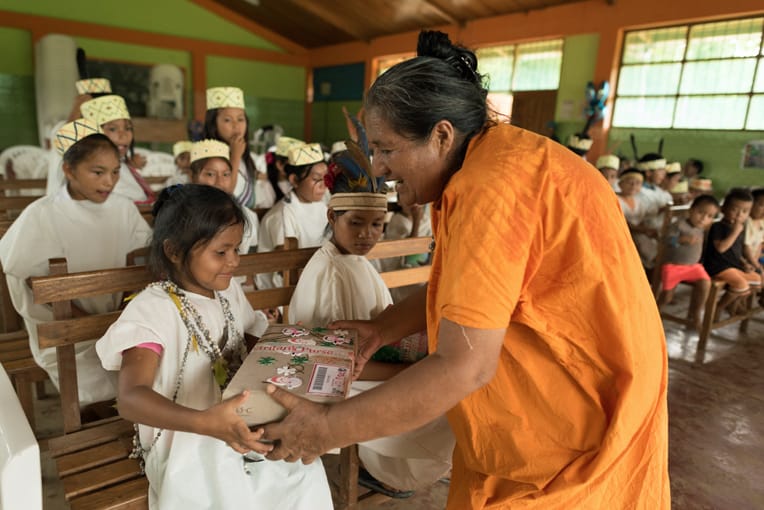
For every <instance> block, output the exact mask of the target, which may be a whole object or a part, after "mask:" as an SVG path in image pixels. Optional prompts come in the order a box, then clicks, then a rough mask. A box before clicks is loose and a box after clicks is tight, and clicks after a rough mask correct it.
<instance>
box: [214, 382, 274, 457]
mask: <svg viewBox="0 0 764 510" xmlns="http://www.w3.org/2000/svg"><path fill="white" fill-rule="evenodd" d="M248 395H249V392H247V391H244V392H242V393H241V394H240V395H236V396H235V397H231V398H229V399H228V400H224V401H222V402H221V403H219V404H217V405H214V406H212V407H210V408H209V409H207V410H206V411H204V417H203V420H202V423H204V424H205V430H203V431H202V433H204V434H205V435H208V436H212V437H214V438H217V439H220V440H221V441H224V442H225V443H226V444H227V445H228V446H230V447H231V448H233V449H234V450H236V451H237V452H239V453H241V454H242V455H243V454H245V453H249V452H251V451H255V452H257V453H260V454H262V455H265V454H267V453H269V452H270V451H271V450H272V449H273V445H270V444H265V443H261V442H259V440H260V439H262V438H263V433H264V429H263V428H262V427H260V428H258V429H256V430H254V431H251V430H250V429H249V427H248V426H247V424H246V423H244V420H242V419H241V417H240V416H239V415H238V414H236V408H237V407H239V406H241V405H243V404H244V403H245V402H246V400H247V396H248Z"/></svg>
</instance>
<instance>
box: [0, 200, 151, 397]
mask: <svg viewBox="0 0 764 510" xmlns="http://www.w3.org/2000/svg"><path fill="white" fill-rule="evenodd" d="M150 235H151V229H150V228H149V226H148V224H147V223H146V221H145V220H144V219H143V218H142V217H141V215H140V213H139V212H138V209H137V208H136V207H135V205H134V204H133V203H132V202H131V201H129V200H127V199H125V198H122V197H120V196H117V195H114V194H112V195H111V196H109V198H108V199H107V200H106V201H105V202H104V203H102V204H96V203H94V202H90V201H87V200H72V198H71V197H70V196H69V193H68V191H67V188H66V186H62V187H61V188H60V189H59V191H58V193H56V194H55V195H49V196H46V197H43V198H41V199H39V200H37V201H35V202H34V203H32V204H30V205H29V206H28V207H27V208H26V209H24V211H23V212H22V214H21V215H20V216H19V218H18V219H17V220H16V221H15V222H14V223H13V225H12V226H11V228H10V229H9V230H8V232H7V233H6V234H5V236H3V238H2V240H0V260H1V261H2V264H3V269H4V271H5V274H6V280H7V282H8V289H9V291H10V294H11V300H12V301H13V306H14V308H16V310H17V311H18V313H19V315H21V317H23V318H24V323H25V324H26V329H27V332H28V333H29V346H30V349H31V351H32V354H33V356H34V358H35V361H36V362H37V364H38V365H40V366H41V367H42V368H43V369H45V371H46V372H47V373H48V374H49V375H50V378H51V380H52V381H53V384H54V385H56V387H58V368H57V365H56V351H55V349H52V348H51V349H45V350H40V348H39V346H38V342H37V324H39V323H40V322H45V321H51V320H53V312H52V310H51V308H50V307H49V306H45V305H36V304H34V300H33V296H32V290H31V289H30V288H29V286H28V285H27V283H26V279H27V278H28V277H30V276H45V275H47V274H48V259H50V258H56V257H65V258H66V260H67V262H68V268H69V271H70V272H77V271H90V270H96V269H108V268H116V267H124V266H125V263H126V261H125V257H126V255H127V253H129V252H130V251H132V250H134V249H136V248H141V247H143V246H146V244H147V242H148V239H149V236H150ZM120 302H121V295H114V296H98V297H93V298H87V299H82V300H78V301H76V305H77V306H78V307H80V308H81V309H82V310H84V311H85V312H87V313H91V314H95V313H105V312H110V311H113V310H116V309H117V308H118V307H119V305H120ZM75 351H76V359H77V382H78V386H79V399H80V402H81V403H82V404H88V403H92V402H98V401H102V400H107V399H110V398H113V397H114V396H115V395H116V386H115V384H114V383H115V382H116V380H115V378H114V377H113V374H108V373H107V372H105V371H104V370H103V369H102V368H101V366H100V362H99V361H98V358H97V356H96V354H95V350H94V349H93V343H92V342H83V343H79V344H77V345H76V347H75Z"/></svg>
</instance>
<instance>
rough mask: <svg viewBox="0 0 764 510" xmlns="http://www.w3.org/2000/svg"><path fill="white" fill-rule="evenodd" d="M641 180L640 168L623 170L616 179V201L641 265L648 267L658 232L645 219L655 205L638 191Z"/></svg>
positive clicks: (652, 211) (642, 178)
mask: <svg viewBox="0 0 764 510" xmlns="http://www.w3.org/2000/svg"><path fill="white" fill-rule="evenodd" d="M643 182H644V175H643V174H642V172H641V171H640V170H637V169H635V168H630V169H627V170H624V172H623V173H622V174H621V176H620V178H619V179H618V185H619V187H620V188H621V191H620V192H619V193H618V202H619V203H620V204H621V210H622V211H623V214H624V216H625V217H626V223H628V224H629V230H630V231H631V238H632V239H633V240H634V244H635V245H636V247H637V251H638V252H639V258H640V259H642V265H643V266H645V268H650V267H652V264H653V261H654V260H655V254H656V252H657V250H658V232H657V230H656V229H655V227H653V226H651V225H650V223H649V222H648V221H647V220H648V218H649V217H650V216H651V215H653V214H655V213H656V212H657V207H656V206H655V203H654V202H652V201H651V200H649V199H645V197H644V195H643V194H642V193H640V190H641V189H642V183H643Z"/></svg>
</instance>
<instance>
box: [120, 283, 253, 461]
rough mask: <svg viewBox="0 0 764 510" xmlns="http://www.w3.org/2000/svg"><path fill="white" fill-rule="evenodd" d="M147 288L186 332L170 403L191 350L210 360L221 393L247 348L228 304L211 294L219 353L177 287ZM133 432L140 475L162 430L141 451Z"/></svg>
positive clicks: (133, 451)
mask: <svg viewBox="0 0 764 510" xmlns="http://www.w3.org/2000/svg"><path fill="white" fill-rule="evenodd" d="M149 288H155V289H160V290H163V291H164V292H166V293H167V295H168V296H169V297H170V299H171V300H172V302H173V304H175V308H177V310H178V313H179V314H180V318H181V320H182V321H183V324H184V325H185V326H186V330H187V331H188V340H187V341H186V348H185V349H184V351H183V359H182V360H181V364H180V369H179V370H178V377H177V379H176V380H175V390H174V391H173V395H172V401H173V402H175V401H176V400H177V398H178V393H179V392H180V387H181V385H182V383H183V373H184V371H185V368H186V363H187V360H188V353H189V352H190V351H191V350H192V349H193V351H194V352H197V353H198V352H199V350H200V349H201V351H202V352H203V353H204V354H206V355H207V356H208V357H209V358H210V362H211V369H212V374H213V377H214V378H215V382H217V384H218V386H219V387H220V389H221V391H222V390H223V389H225V387H226V386H227V385H228V383H229V382H230V380H231V378H232V377H233V374H235V373H236V371H237V370H238V369H239V367H240V366H241V364H242V362H243V360H244V358H246V356H247V346H246V345H245V344H244V335H242V333H241V332H240V331H239V330H238V329H236V322H235V320H234V317H233V313H232V312H231V304H230V303H229V301H228V299H226V298H225V297H224V296H223V295H221V294H220V293H219V292H217V291H215V297H216V298H217V300H218V302H220V307H221V309H222V311H223V317H224V319H225V326H224V328H223V336H222V339H221V341H220V344H221V345H222V346H223V348H222V350H221V348H220V345H219V343H218V342H215V341H214V340H213V339H212V335H211V334H210V331H209V329H208V328H207V326H206V325H205V324H204V321H203V320H202V317H201V315H200V314H199V311H198V310H197V309H196V307H195V306H194V305H192V304H191V302H190V301H189V299H188V296H187V295H186V293H185V292H184V291H183V290H182V289H181V288H180V287H178V286H177V285H176V284H175V283H173V282H171V281H170V280H164V281H161V282H155V283H152V284H150V285H148V287H147V289H149ZM230 332H232V333H230ZM134 428H135V435H134V436H133V449H132V451H131V452H130V458H135V459H139V461H140V466H141V472H143V470H144V466H145V458H146V455H147V454H148V453H149V452H150V451H151V449H152V448H153V447H154V445H156V444H157V441H159V438H160V436H161V435H162V432H163V430H164V429H160V430H158V431H157V433H156V436H154V440H153V441H152V442H151V445H149V447H148V448H143V446H142V445H141V440H140V436H139V433H138V424H135V425H134Z"/></svg>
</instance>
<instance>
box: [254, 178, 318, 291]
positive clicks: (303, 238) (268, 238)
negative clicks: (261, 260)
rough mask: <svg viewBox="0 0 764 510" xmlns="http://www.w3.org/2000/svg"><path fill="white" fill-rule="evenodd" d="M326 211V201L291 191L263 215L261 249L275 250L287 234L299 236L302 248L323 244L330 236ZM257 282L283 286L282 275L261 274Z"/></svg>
mask: <svg viewBox="0 0 764 510" xmlns="http://www.w3.org/2000/svg"><path fill="white" fill-rule="evenodd" d="M287 198H289V200H286V199H287ZM326 211H327V207H326V204H325V203H324V202H323V201H318V202H307V203H306V202H300V200H299V199H298V198H297V195H296V194H295V192H294V191H290V192H289V195H288V197H284V198H283V199H281V200H279V201H278V202H276V205H274V206H273V207H271V209H270V211H268V212H267V213H266V214H265V216H263V220H262V221H261V222H260V231H259V236H258V242H257V251H258V252H267V251H273V250H274V249H275V248H276V247H277V246H281V245H283V244H284V238H285V237H296V238H297V243H298V246H299V247H300V248H311V247H313V246H321V244H322V243H323V242H324V240H326V239H328V232H327V228H326V226H327V224H328V220H327V219H326ZM256 282H257V288H258V289H270V288H273V287H280V286H281V284H282V280H281V277H280V276H279V275H278V274H259V275H257V279H256Z"/></svg>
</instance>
